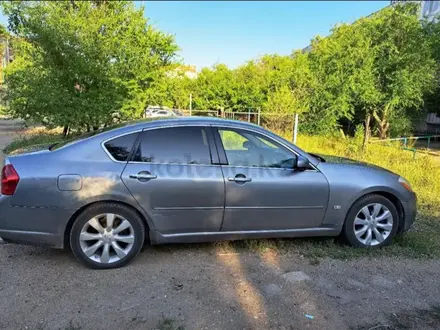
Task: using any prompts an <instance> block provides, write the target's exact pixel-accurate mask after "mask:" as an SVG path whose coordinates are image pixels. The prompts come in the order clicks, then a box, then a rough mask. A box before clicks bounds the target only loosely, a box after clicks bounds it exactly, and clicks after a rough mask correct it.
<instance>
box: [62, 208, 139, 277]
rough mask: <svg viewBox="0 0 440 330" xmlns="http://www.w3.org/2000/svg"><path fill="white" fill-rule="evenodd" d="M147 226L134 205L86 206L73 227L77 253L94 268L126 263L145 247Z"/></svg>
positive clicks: (75, 253)
mask: <svg viewBox="0 0 440 330" xmlns="http://www.w3.org/2000/svg"><path fill="white" fill-rule="evenodd" d="M144 239H145V226H144V224H143V221H142V219H141V218H140V216H139V215H138V214H137V212H136V211H134V210H133V209H131V208H129V207H127V206H125V205H121V204H116V203H99V204H95V205H92V206H90V207H89V208H87V209H85V210H84V211H83V212H82V213H81V214H80V215H79V216H78V217H77V219H76V220H75V223H74V224H73V226H72V230H71V231H70V247H71V249H72V252H73V254H74V255H75V257H76V258H77V259H78V260H79V261H81V262H82V263H84V264H85V265H86V266H88V267H90V268H98V269H108V268H118V267H122V266H125V265H126V264H127V263H129V262H130V261H131V260H132V259H133V258H134V257H136V256H137V254H138V253H139V252H140V251H141V249H142V246H143V244H144Z"/></svg>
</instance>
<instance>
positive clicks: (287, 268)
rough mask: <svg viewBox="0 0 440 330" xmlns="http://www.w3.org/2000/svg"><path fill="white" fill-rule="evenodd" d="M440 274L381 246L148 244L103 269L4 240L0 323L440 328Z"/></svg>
mask: <svg viewBox="0 0 440 330" xmlns="http://www.w3.org/2000/svg"><path fill="white" fill-rule="evenodd" d="M0 125H1V126H0V127H1V128H0V130H1V134H0V139H1V141H0V144H1V143H3V144H4V143H6V142H7V141H8V139H9V137H8V136H9V135H8V134H4V132H5V131H3V127H4V126H5V125H4V124H3V123H0ZM6 126H7V125H6ZM11 133H12V132H11ZM0 147H2V146H1V145H0ZM0 217H1V215H0ZM439 274H440V261H439V260H430V261H421V260H412V259H390V258H383V257H381V256H380V250H378V252H377V257H375V258H361V259H357V260H352V261H342V260H332V259H324V260H321V262H319V263H318V264H317V265H312V264H311V263H310V261H309V260H307V259H303V258H302V257H301V255H298V253H296V252H293V251H292V252H288V253H284V254H279V253H277V252H276V251H272V250H267V251H264V252H261V253H257V252H255V253H254V252H249V251H248V250H243V249H240V250H234V249H232V248H230V249H228V250H225V249H224V245H222V244H203V245H200V244H197V245H167V246H160V247H146V248H145V249H144V251H143V252H142V253H141V254H140V256H139V257H138V259H136V260H135V261H134V262H133V263H132V264H131V265H129V266H128V267H125V268H122V269H117V270H109V271H93V270H89V269H86V268H84V267H82V266H81V265H80V264H78V263H77V262H76V261H75V260H74V259H73V257H72V256H71V254H70V253H69V252H67V251H60V250H53V249H47V248H41V247H29V246H20V245H13V244H2V245H0V329H70V330H72V329H161V330H164V329H338V330H341V329H402V328H405V329H439V328H440V275H439Z"/></svg>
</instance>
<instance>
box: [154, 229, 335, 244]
mask: <svg viewBox="0 0 440 330" xmlns="http://www.w3.org/2000/svg"><path fill="white" fill-rule="evenodd" d="M340 233H341V228H334V227H318V228H302V229H283V230H252V231H224V232H221V231H217V232H199V233H179V234H162V233H160V232H158V231H157V230H151V231H150V242H151V244H164V243H203V242H216V241H235V240H243V239H255V238H283V237H285V238H288V237H313V236H315V237H316V236H338V235H339V234H340Z"/></svg>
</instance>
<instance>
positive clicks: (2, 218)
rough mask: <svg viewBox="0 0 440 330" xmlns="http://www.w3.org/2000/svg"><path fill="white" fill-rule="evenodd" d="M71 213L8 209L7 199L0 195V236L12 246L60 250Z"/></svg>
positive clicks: (22, 207)
mask: <svg viewBox="0 0 440 330" xmlns="http://www.w3.org/2000/svg"><path fill="white" fill-rule="evenodd" d="M71 213H72V212H69V211H68V210H64V209H58V208H45V207H25V206H11V204H10V197H9V196H4V195H0V237H1V238H3V239H5V240H6V241H9V242H12V243H20V244H30V245H43V246H50V247H55V248H63V246H64V231H65V228H66V225H67V222H68V220H69V219H70V215H71Z"/></svg>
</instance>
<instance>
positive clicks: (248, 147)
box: [243, 141, 254, 150]
mask: <svg viewBox="0 0 440 330" xmlns="http://www.w3.org/2000/svg"><path fill="white" fill-rule="evenodd" d="M243 148H244V149H248V150H249V149H252V148H254V145H253V144H252V143H251V142H250V141H244V142H243Z"/></svg>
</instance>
